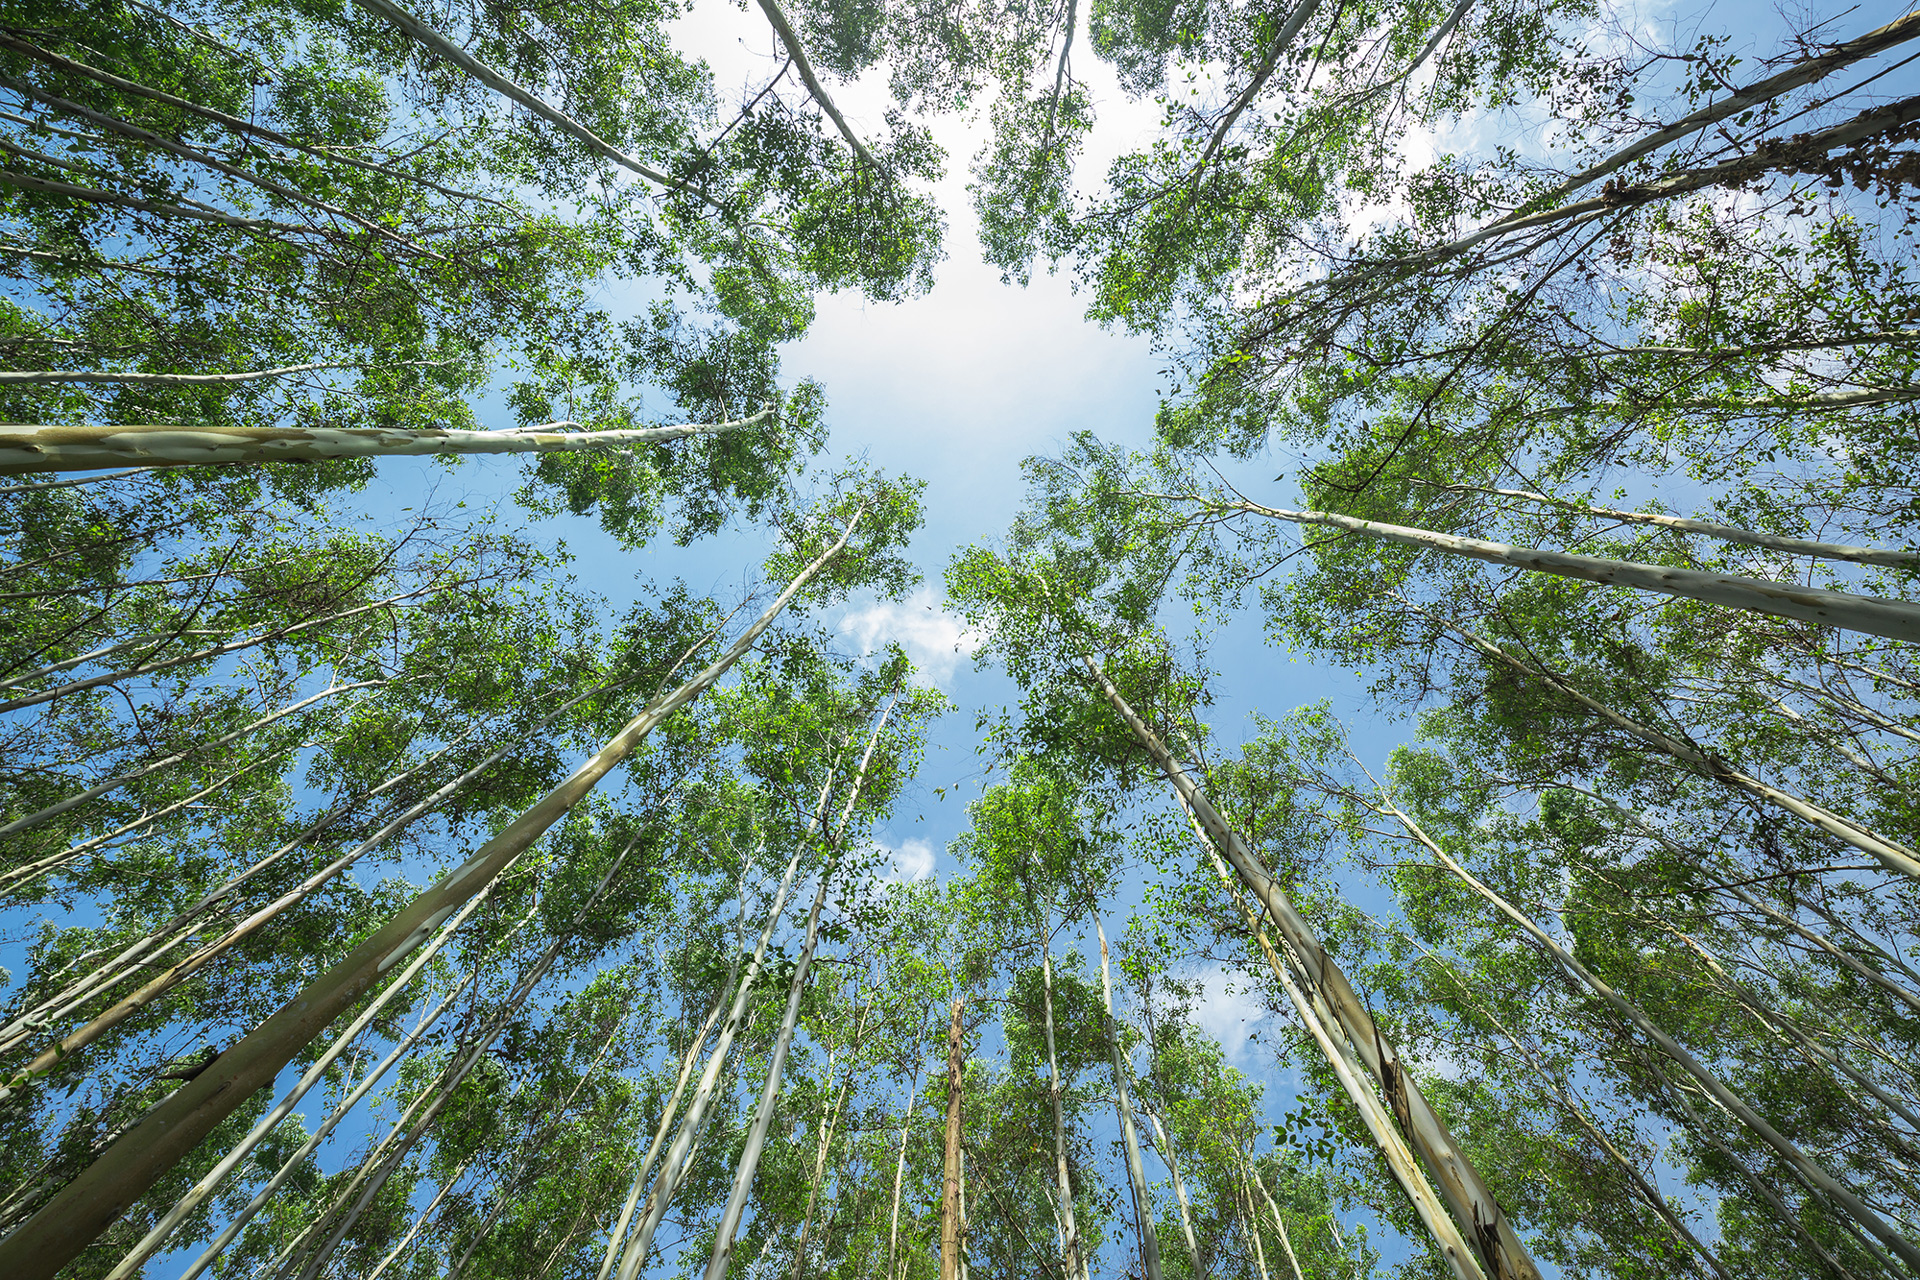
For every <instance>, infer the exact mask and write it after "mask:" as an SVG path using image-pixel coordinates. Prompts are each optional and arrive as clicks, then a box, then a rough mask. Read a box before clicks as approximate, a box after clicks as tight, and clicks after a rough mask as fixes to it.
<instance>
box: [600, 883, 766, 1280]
mask: <svg viewBox="0 0 1920 1280" xmlns="http://www.w3.org/2000/svg"><path fill="white" fill-rule="evenodd" d="M740 905H741V917H742V919H741V923H742V925H743V926H744V924H745V923H746V921H745V915H746V910H745V908H746V895H745V894H744V893H742V894H741V902H740ZM744 931H745V930H744V929H743V930H742V932H744ZM739 980H740V957H739V955H738V954H737V953H736V954H735V956H734V957H733V964H732V966H731V967H730V968H729V969H728V970H727V980H726V982H724V983H723V984H721V987H720V993H719V995H718V996H717V997H716V998H715V999H714V1002H713V1009H712V1011H711V1012H709V1013H708V1014H707V1018H706V1021H705V1022H702V1023H701V1024H700V1030H699V1032H698V1033H697V1034H695V1035H694V1037H693V1038H692V1040H690V1041H689V1042H688V1044H687V1051H686V1053H684V1054H683V1055H681V1058H680V1076H679V1078H678V1079H676V1080H675V1081H674V1082H673V1094H672V1096H670V1097H669V1098H668V1099H667V1102H666V1105H665V1106H663V1107H662V1108H661V1109H660V1123H659V1124H658V1125H656V1126H654V1130H653V1141H652V1142H650V1143H648V1144H647V1153H646V1155H645V1156H643V1157H642V1158H641V1160H640V1168H639V1169H638V1170H637V1171H636V1172H635V1173H634V1175H633V1189H632V1190H631V1191H629V1192H628V1193H627V1202H626V1204H625V1206H623V1207H622V1208H621V1210H620V1216H619V1217H618V1218H617V1219H615V1221H614V1224H613V1230H612V1232H610V1233H609V1234H608V1236H607V1253H606V1257H604V1258H603V1259H602V1260H601V1262H600V1270H599V1271H598V1272H596V1273H595V1275H594V1280H607V1275H608V1273H609V1272H611V1271H612V1270H613V1264H614V1261H615V1260H616V1259H617V1258H618V1257H619V1256H620V1245H621V1243H622V1242H623V1241H624V1240H625V1239H626V1236H627V1227H628V1226H629V1225H630V1224H631V1223H632V1222H633V1211H634V1209H635V1208H636V1207H637V1206H638V1205H639V1203H640V1192H641V1191H642V1190H644V1189H645V1188H646V1184H647V1175H648V1174H649V1173H651V1172H652V1171H653V1163H654V1161H655V1160H657V1159H659V1157H660V1148H661V1147H662V1146H663V1145H664V1144H665V1143H666V1140H667V1134H668V1132H669V1131H670V1130H671V1129H672V1128H673V1120H674V1117H675V1116H676V1115H678V1114H679V1111H680V1099H681V1098H682V1097H683V1096H685V1094H686V1091H687V1082H688V1081H689V1080H691V1079H692V1078H693V1065H694V1063H696V1062H698V1061H699V1060H700V1050H701V1048H702V1047H703V1046H704V1045H705V1044H706V1043H707V1037H708V1036H710V1035H712V1034H713V1027H714V1024H715V1023H716V1022H718V1021H719V1020H720V1015H721V1014H722V1013H724V1012H726V1009H727V1004H728V996H729V995H730V994H731V993H732V992H733V991H735V990H736V989H737V988H736V986H735V984H736V983H738V982H739Z"/></svg>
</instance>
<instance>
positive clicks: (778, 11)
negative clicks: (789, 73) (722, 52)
mask: <svg viewBox="0 0 1920 1280" xmlns="http://www.w3.org/2000/svg"><path fill="white" fill-rule="evenodd" d="M760 12H762V13H764V14H765V15H766V16H767V22H768V23H769V24H771V25H772V27H773V29H774V31H775V33H776V34H778V35H779V37H780V43H781V44H782V45H785V46H786V50H787V56H788V57H790V58H792V59H793V68H794V70H796V71H798V72H799V73H800V79H801V80H802V81H804V82H805V84H806V86H807V92H808V93H809V94H811V95H812V96H813V100H814V101H815V102H816V103H818V104H819V105H820V109H821V110H822V111H824V112H826V113H827V118H828V119H829V120H832V121H833V127H834V128H836V129H838V130H839V131H840V136H841V137H843V138H845V139H846V140H847V145H848V146H850V147H852V148H853V153H854V154H855V155H857V156H859V157H860V158H861V159H862V160H864V161H865V162H866V163H867V166H868V167H869V168H871V169H872V170H873V171H874V172H875V173H876V174H884V173H885V172H886V171H887V170H886V167H885V166H884V165H882V164H881V163H880V162H879V161H878V160H876V159H875V158H874V155H873V152H871V151H869V150H867V144H866V143H864V142H862V141H860V135H859V134H857V133H855V132H854V131H853V126H852V125H850V124H848V123H847V118H846V117H845V116H843V115H841V114H840V108H839V107H837V106H835V105H834V103H833V97H832V95H830V94H829V93H828V92H827V87H826V86H825V85H824V84H822V83H820V76H819V74H818V73H817V72H816V71H814V69H813V60H812V59H811V58H809V57H807V46H806V44H805V43H804V42H803V41H802V40H801V39H800V33H799V32H798V31H795V30H794V29H793V23H792V22H791V21H789V20H788V18H787V14H786V11H785V10H784V9H782V8H781V7H780V0H760Z"/></svg>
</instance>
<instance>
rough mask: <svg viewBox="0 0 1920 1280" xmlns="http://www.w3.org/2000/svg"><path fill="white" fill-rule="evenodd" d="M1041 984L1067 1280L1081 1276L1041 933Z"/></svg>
mask: <svg viewBox="0 0 1920 1280" xmlns="http://www.w3.org/2000/svg"><path fill="white" fill-rule="evenodd" d="M1040 940H1041V943H1042V950H1041V953H1040V983H1041V990H1042V992H1043V994H1044V996H1045V1001H1046V1003H1045V1005H1044V1009H1045V1013H1044V1018H1043V1025H1044V1026H1045V1028H1046V1034H1047V1102H1048V1104H1049V1105H1050V1106H1051V1107H1052V1109H1053V1175H1054V1182H1055V1184H1056V1185H1057V1186H1058V1187H1059V1196H1060V1222H1061V1240H1062V1248H1063V1249H1064V1250H1065V1252H1066V1257H1065V1260H1064V1261H1065V1267H1066V1276H1067V1280H1075V1278H1076V1277H1078V1276H1080V1275H1082V1274H1083V1271H1084V1263H1083V1262H1082V1260H1081V1253H1082V1251H1081V1248H1080V1227H1079V1224H1078V1222H1077V1221H1076V1220H1075V1218H1074V1214H1073V1183H1072V1181H1071V1179H1070V1178H1069V1177H1068V1173H1067V1122H1066V1117H1065V1114H1064V1112H1063V1111H1062V1108H1061V1105H1060V1055H1059V1052H1058V1050H1057V1049H1056V1047H1055V1045H1054V1037H1053V953H1052V951H1051V950H1050V949H1049V948H1048V947H1047V945H1046V944H1047V939H1046V935H1045V933H1044V932H1043V933H1042V934H1041V939H1040Z"/></svg>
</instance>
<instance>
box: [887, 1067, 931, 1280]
mask: <svg viewBox="0 0 1920 1280" xmlns="http://www.w3.org/2000/svg"><path fill="white" fill-rule="evenodd" d="M925 1065H926V1064H925V1063H923V1062H921V1061H920V1060H919V1059H918V1058H917V1057H916V1058H915V1060H914V1064H913V1084H912V1085H911V1086H910V1087H909V1088H908V1089H907V1105H906V1109H905V1110H903V1111H902V1112H901V1113H900V1155H899V1157H898V1158H897V1159H896V1160H895V1161H894V1165H893V1208H892V1210H891V1211H890V1213H889V1215H888V1219H887V1274H886V1277H885V1280H893V1260H894V1257H895V1256H896V1255H897V1254H898V1253H899V1251H900V1183H901V1181H902V1179H904V1178H905V1177H906V1173H907V1135H908V1133H910V1132H911V1131H912V1129H913V1101H914V1099H915V1098H917V1097H918V1096H919V1094H920V1071H921V1068H922V1067H924V1066H925Z"/></svg>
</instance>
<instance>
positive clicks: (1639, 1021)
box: [1374, 804, 1920, 1271]
mask: <svg viewBox="0 0 1920 1280" xmlns="http://www.w3.org/2000/svg"><path fill="white" fill-rule="evenodd" d="M1374 807H1375V808H1376V810H1377V811H1378V812H1380V813H1382V814H1384V815H1386V816H1389V817H1392V818H1394V819H1395V820H1397V821H1398V822H1399V823H1400V824H1401V825H1402V826H1403V827H1405V828H1406V830H1407V834H1408V835H1409V836H1410V837H1411V838H1412V839H1413V840H1414V841H1416V842H1417V843H1419V844H1420V845H1422V846H1424V847H1425V848H1426V849H1427V851H1428V852H1429V853H1431V854H1433V856H1434V858H1435V860H1436V861H1438V862H1439V863H1440V864H1441V865H1442V866H1444V867H1445V868H1446V869H1447V870H1448V871H1450V872H1452V873H1453V875H1454V877H1455V878H1456V879H1458V880H1459V881H1460V883H1462V884H1464V885H1466V886H1467V887H1468V888H1469V889H1471V890H1473V891H1474V892H1475V893H1477V894H1479V895H1480V896H1481V897H1482V898H1484V899H1486V900H1487V902H1489V903H1490V904H1492V905H1493V907H1494V908H1495V909H1497V910H1498V911H1499V912H1500V913H1501V914H1502V915H1504V916H1506V917H1507V918H1508V919H1510V920H1512V921H1513V922H1514V923H1515V924H1517V925H1519V926H1520V928H1521V929H1523V930H1525V931H1526V933H1527V935H1528V936H1529V937H1531V938H1532V939H1533V940H1534V941H1535V942H1536V943H1537V944H1538V945H1539V946H1540V947H1541V948H1542V949H1543V950H1545V951H1546V952H1547V954H1549V955H1550V956H1552V957H1553V958H1554V960H1555V961H1556V962H1557V963H1558V964H1559V965H1560V967H1561V968H1562V969H1563V970H1565V971H1566V973H1567V974H1568V975H1569V976H1570V977H1572V978H1574V979H1576V980H1577V981H1578V982H1579V983H1580V984H1581V985H1582V986H1584V987H1585V988H1586V989H1587V990H1589V991H1591V992H1592V993H1593V994H1594V995H1596V996H1598V997H1600V999H1601V1000H1602V1001H1604V1002H1605V1003H1606V1005H1607V1006H1608V1007H1609V1008H1611V1009H1612V1010H1613V1011H1614V1012H1615V1013H1617V1014H1619V1015H1620V1017H1621V1018H1623V1019H1625V1020H1626V1021H1627V1022H1629V1023H1631V1024H1632V1025H1633V1026H1634V1027H1635V1028H1637V1029H1638V1030H1639V1031H1640V1033H1641V1034H1642V1035H1644V1036H1646V1037H1647V1039H1649V1040H1651V1041H1653V1042H1654V1044H1656V1045H1658V1046H1659V1047H1660V1051H1661V1052H1662V1053H1664V1054H1666V1055H1667V1056H1668V1057H1669V1058H1671V1059H1673V1061H1674V1062H1675V1063H1677V1064H1679V1066H1680V1068H1681V1069H1682V1070H1683V1071H1685V1072H1686V1074H1687V1075H1688V1077H1690V1078H1691V1079H1692V1080H1693V1081H1694V1083H1695V1084H1696V1085H1697V1086H1698V1087H1699V1088H1701V1089H1702V1090H1704V1091H1705V1092H1706V1093H1707V1094H1708V1095H1709V1096H1710V1097H1712V1098H1713V1100H1714V1101H1715V1102H1716V1103H1717V1104H1719V1105H1720V1106H1721V1107H1724V1108H1725V1109H1726V1110H1727V1112H1728V1113H1729V1114H1731V1115H1734V1116H1736V1117H1738V1118H1739V1119H1740V1121H1741V1123H1743V1124H1745V1125H1746V1126H1747V1128H1749V1129H1751V1130H1752V1131H1753V1132H1754V1134H1755V1135H1756V1136H1758V1137H1759V1139H1760V1140H1761V1141H1762V1142H1764V1143H1766V1144H1767V1145H1768V1146H1769V1147H1771V1148H1773V1150H1774V1153H1775V1154H1776V1155H1778V1156H1779V1157H1780V1159H1781V1160H1782V1162H1784V1163H1785V1164H1786V1165H1787V1166H1788V1167H1789V1168H1790V1169H1792V1170H1793V1171H1794V1172H1795V1173H1797V1174H1799V1175H1800V1176H1801V1177H1803V1178H1805V1179H1806V1180H1807V1181H1808V1182H1809V1183H1811V1184H1812V1185H1814V1186H1816V1187H1818V1188H1819V1189H1820V1191H1821V1193H1822V1194H1824V1195H1825V1196H1826V1197H1827V1198H1828V1199H1829V1200H1831V1201H1832V1202H1833V1203H1834V1204H1836V1205H1838V1206H1839V1207H1840V1209H1841V1210H1842V1211H1843V1212H1844V1213H1845V1214H1846V1215H1847V1216H1848V1217H1850V1218H1852V1219H1853V1221H1854V1222H1855V1223H1857V1224H1859V1226H1860V1227H1862V1228H1863V1229H1865V1230H1866V1231H1867V1233H1868V1234H1870V1235H1872V1236H1873V1237H1874V1238H1875V1239H1876V1240H1878V1241H1879V1243H1880V1245H1881V1246H1883V1247H1884V1249H1885V1250H1887V1251H1891V1252H1892V1253H1894V1254H1896V1255H1898V1256H1899V1258H1900V1260H1901V1261H1902V1262H1903V1263H1905V1264H1906V1265H1907V1266H1908V1267H1910V1268H1912V1269H1914V1270H1915V1271H1920V1245H1915V1244H1914V1242H1913V1241H1911V1240H1909V1239H1907V1237H1906V1236H1905V1235H1903V1234H1902V1233H1901V1232H1900V1231H1899V1230H1897V1229H1895V1228H1894V1227H1893V1226H1892V1225H1891V1224H1889V1223H1888V1222H1887V1221H1886V1220H1885V1219H1884V1218H1882V1217H1881V1216H1880V1215H1879V1214H1877V1213H1875V1212H1874V1211H1873V1210H1872V1209H1871V1208H1869V1207H1868V1206H1867V1204H1866V1202H1865V1201H1863V1200H1861V1199H1860V1197H1858V1196H1857V1195H1855V1194H1854V1193H1853V1191H1852V1190H1851V1189H1849V1188H1848V1187H1847V1186H1846V1185H1845V1184H1844V1183H1842V1182H1841V1181H1840V1180H1839V1179H1837V1178H1835V1177H1834V1176H1833V1175H1832V1174H1830V1173H1828V1172H1827V1171H1826V1170H1825V1169H1824V1168H1822V1167H1821V1166H1820V1165H1819V1164H1818V1163H1816V1162H1815V1161H1814V1160H1813V1159H1812V1158H1811V1157H1809V1156H1808V1155H1807V1154H1806V1153H1805V1152H1804V1151H1802V1150H1800V1148H1799V1147H1798V1146H1796V1145H1795V1144H1794V1143H1793V1142H1792V1141H1791V1140H1789V1139H1788V1138H1787V1137H1786V1136H1785V1135H1784V1134H1782V1133H1781V1132H1780V1131H1779V1130H1778V1129H1776V1128H1774V1126H1773V1125H1772V1124H1770V1123H1769V1122H1768V1121H1767V1120H1766V1119H1765V1118H1764V1117H1762V1116H1761V1115H1760V1113H1759V1112H1757V1111H1755V1110H1754V1109H1753V1108H1752V1107H1751V1106H1749V1105H1748V1104H1747V1102H1746V1101H1745V1100H1744V1099H1742V1098H1741V1097H1740V1096H1739V1095H1738V1094H1736V1093H1734V1092H1733V1090H1731V1089H1729V1088H1728V1087H1727V1086H1726V1085H1725V1084H1724V1083H1722V1082H1721V1080H1720V1079H1719V1077H1718V1076H1715V1075H1714V1074H1713V1073H1712V1072H1710V1071H1708V1070H1707V1068H1706V1066H1705V1065H1704V1064H1702V1063H1701V1062H1700V1061H1699V1059H1697V1058H1695V1057H1694V1056H1693V1054H1691V1053H1690V1052H1688V1051H1687V1050H1686V1049H1685V1048H1684V1047H1683V1046H1682V1045H1681V1044H1680V1042H1679V1041H1677V1040H1675V1039H1674V1038H1673V1037H1672V1036H1670V1035H1668V1034H1667V1033H1666V1032H1665V1031H1663V1030H1661V1029H1660V1027H1659V1026H1658V1025H1657V1024H1656V1023H1655V1022H1654V1021H1653V1020H1652V1019H1651V1018H1649V1017H1648V1016H1647V1015H1646V1014H1645V1013H1644V1012H1642V1011H1641V1009H1640V1008H1639V1006H1637V1005H1635V1004H1633V1003H1632V1002H1631V1001H1629V1000H1628V999H1627V998H1626V997H1625V996H1622V995H1621V994H1620V993H1619V992H1617V991H1615V990H1614V989H1613V988H1612V987H1611V986H1609V985H1607V984H1606V983H1605V982H1603V981H1601V979H1600V978H1599V976H1598V975H1596V974H1595V973H1594V972H1593V971H1592V970H1591V969H1588V968H1587V967H1586V965H1584V964H1582V963H1581V962H1580V961H1579V960H1578V959H1577V958H1575V957H1574V955H1573V954H1572V953H1571V952H1570V951H1568V950H1567V949H1566V948H1565V947H1563V946H1561V945H1560V943H1559V941H1558V940H1557V939H1555V938H1554V937H1553V935H1552V934H1550V933H1548V932H1547V931H1546V930H1545V929H1542V928H1541V927H1540V926H1539V925H1538V924H1536V923H1534V921H1533V920H1532V919H1531V918H1530V917H1528V916H1527V915H1526V914H1525V913H1524V912H1522V911H1521V910H1520V909H1519V908H1518V907H1515V906H1514V905H1513V904H1512V903H1510V902H1508V901H1507V900H1506V899H1505V898H1503V897H1501V896H1500V895H1499V894H1497V893H1495V892H1494V891H1493V890H1492V889H1491V888H1490V887H1488V886H1487V885H1486V884H1485V883H1484V882H1482V881H1481V880H1480V879H1479V878H1477V877H1476V876H1474V875H1473V874H1472V873H1471V872H1469V871H1468V870H1467V869H1466V868H1465V867H1463V866H1461V865H1460V863H1459V862H1457V861H1455V860H1454V858H1453V856H1452V855H1451V854H1449V853H1448V852H1447V851H1446V850H1445V849H1444V848H1442V847H1441V846H1440V844H1439V843H1438V842H1436V841H1435V840H1434V839H1433V838H1432V837H1431V836H1429V835H1428V834H1427V833H1426V832H1425V831H1424V830H1422V829H1421V827H1420V825H1419V824H1418V823H1417V822H1415V821H1414V820H1413V818H1412V817H1411V816H1410V815H1408V814H1407V813H1405V812H1403V811H1402V810H1400V809H1398V808H1396V807H1395V806H1393V805H1390V804H1379V805H1376V806H1374ZM1874 1252H1876V1253H1880V1254H1881V1256H1882V1258H1883V1260H1884V1261H1887V1262H1889V1263H1891V1261H1892V1260H1891V1259H1888V1258H1885V1254H1884V1253H1883V1252H1882V1251H1881V1250H1880V1249H1875V1250H1874Z"/></svg>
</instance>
